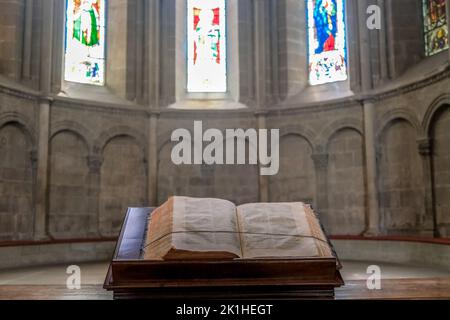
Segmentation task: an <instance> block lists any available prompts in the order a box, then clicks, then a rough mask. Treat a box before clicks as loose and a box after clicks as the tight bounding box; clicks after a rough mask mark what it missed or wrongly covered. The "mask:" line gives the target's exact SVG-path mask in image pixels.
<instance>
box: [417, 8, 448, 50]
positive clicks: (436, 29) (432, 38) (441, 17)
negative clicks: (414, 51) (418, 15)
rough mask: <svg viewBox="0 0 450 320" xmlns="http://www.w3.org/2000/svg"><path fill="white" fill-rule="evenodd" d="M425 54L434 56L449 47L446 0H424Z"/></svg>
mask: <svg viewBox="0 0 450 320" xmlns="http://www.w3.org/2000/svg"><path fill="white" fill-rule="evenodd" d="M422 1H423V19H424V35H425V54H426V55H427V56H432V55H434V54H436V53H439V52H441V51H444V50H446V49H448V26H447V15H446V11H445V10H446V7H445V1H446V0H422Z"/></svg>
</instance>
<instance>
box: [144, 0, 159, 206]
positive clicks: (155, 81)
mask: <svg viewBox="0 0 450 320" xmlns="http://www.w3.org/2000/svg"><path fill="white" fill-rule="evenodd" d="M145 4H146V6H147V7H146V10H147V15H146V17H147V26H148V30H149V32H148V38H147V41H148V50H147V51H148V54H147V62H148V70H147V72H148V73H147V79H148V81H147V82H148V87H147V96H148V99H147V100H148V104H149V119H148V127H147V130H148V131H147V139H148V150H147V198H148V199H147V200H148V203H149V205H150V206H156V205H158V120H159V105H160V83H161V77H160V62H161V61H160V41H159V40H160V32H161V26H160V11H161V3H160V0H152V1H148V2H145Z"/></svg>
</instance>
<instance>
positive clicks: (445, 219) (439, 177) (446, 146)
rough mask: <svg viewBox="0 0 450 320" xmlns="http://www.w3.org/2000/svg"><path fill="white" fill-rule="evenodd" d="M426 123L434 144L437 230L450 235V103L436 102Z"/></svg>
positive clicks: (433, 173)
mask: <svg viewBox="0 0 450 320" xmlns="http://www.w3.org/2000/svg"><path fill="white" fill-rule="evenodd" d="M428 118H429V119H428ZM424 124H425V127H426V128H427V130H428V131H427V132H428V134H429V137H430V139H431V146H432V152H431V163H432V166H431V167H432V182H433V196H434V200H435V202H434V213H435V219H436V228H437V230H436V231H437V232H438V234H439V235H440V236H443V237H450V132H449V130H448V128H449V127H450V103H448V102H447V100H443V99H441V100H440V103H436V104H434V105H433V106H432V107H431V108H430V112H429V114H428V116H427V117H426V118H425V121H424Z"/></svg>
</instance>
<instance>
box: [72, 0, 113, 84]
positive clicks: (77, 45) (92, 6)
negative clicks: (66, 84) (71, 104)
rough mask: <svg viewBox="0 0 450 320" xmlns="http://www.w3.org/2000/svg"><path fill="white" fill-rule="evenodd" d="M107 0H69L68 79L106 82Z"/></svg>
mask: <svg viewBox="0 0 450 320" xmlns="http://www.w3.org/2000/svg"><path fill="white" fill-rule="evenodd" d="M105 1H106V0H67V8H66V41H65V71H64V79H65V80H66V81H72V82H78V83H87V84H95V85H103V83H104V74H105Z"/></svg>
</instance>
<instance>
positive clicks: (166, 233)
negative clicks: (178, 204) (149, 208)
mask: <svg viewBox="0 0 450 320" xmlns="http://www.w3.org/2000/svg"><path fill="white" fill-rule="evenodd" d="M172 219H173V199H172V198H171V199H169V200H168V201H167V202H166V203H164V204H163V205H162V206H160V207H159V208H157V209H156V210H155V211H153V212H152V215H151V216H150V218H149V221H148V226H147V237H146V241H145V244H144V248H143V251H144V259H146V260H162V259H163V258H164V256H165V255H166V254H167V253H168V252H169V251H170V249H171V248H172Z"/></svg>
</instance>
